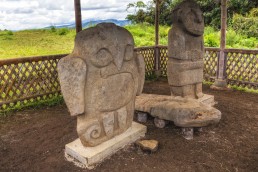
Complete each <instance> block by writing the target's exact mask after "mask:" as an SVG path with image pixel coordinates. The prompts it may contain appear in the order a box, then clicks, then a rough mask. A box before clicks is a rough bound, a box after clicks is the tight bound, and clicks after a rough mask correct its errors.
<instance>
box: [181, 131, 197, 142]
mask: <svg viewBox="0 0 258 172" xmlns="http://www.w3.org/2000/svg"><path fill="white" fill-rule="evenodd" d="M193 134H194V129H193V128H182V136H183V137H184V138H185V139H186V140H192V139H193Z"/></svg>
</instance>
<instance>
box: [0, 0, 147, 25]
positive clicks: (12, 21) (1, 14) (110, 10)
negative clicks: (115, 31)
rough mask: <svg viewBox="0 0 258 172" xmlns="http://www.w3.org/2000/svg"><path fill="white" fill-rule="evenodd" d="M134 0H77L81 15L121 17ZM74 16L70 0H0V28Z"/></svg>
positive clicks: (68, 19)
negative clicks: (79, 4) (79, 2)
mask: <svg viewBox="0 0 258 172" xmlns="http://www.w3.org/2000/svg"><path fill="white" fill-rule="evenodd" d="M136 1H137V0H105V1H103V0H94V1H93V0H81V8H82V19H83V20H85V19H111V18H112V19H124V18H125V17H126V16H127V14H128V13H127V12H126V6H127V4H128V3H130V2H136ZM144 1H145V2H147V1H148V0H144ZM74 20H75V19H74V0H54V1H53V0H0V29H10V30H20V29H31V28H42V27H46V26H50V25H53V24H57V25H58V24H62V23H70V22H74Z"/></svg>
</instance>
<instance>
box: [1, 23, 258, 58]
mask: <svg viewBox="0 0 258 172" xmlns="http://www.w3.org/2000/svg"><path fill="white" fill-rule="evenodd" d="M125 28H126V29H128V30H129V31H130V32H131V33H132V34H133V36H134V40H135V44H136V46H151V45H154V42H155V37H154V26H153V25H150V24H147V23H142V24H135V25H128V26H126V27H125ZM170 28H171V27H169V26H160V44H161V45H167V33H168V31H169V29H170ZM74 37H75V30H74V29H72V30H69V29H64V28H62V29H56V28H51V29H48V30H47V29H40V30H24V31H18V32H12V31H0V59H3V58H13V57H24V56H39V55H50V54H63V53H70V52H71V51H72V49H73V45H74ZM204 42H205V46H206V47H219V43H220V32H219V31H217V30H216V29H214V28H213V27H210V26H208V27H206V28H205V33H204ZM227 48H245V49H255V48H258V38H257V37H248V35H247V34H245V31H244V30H243V33H242V34H239V33H237V31H236V30H234V29H231V28H230V29H228V31H227Z"/></svg>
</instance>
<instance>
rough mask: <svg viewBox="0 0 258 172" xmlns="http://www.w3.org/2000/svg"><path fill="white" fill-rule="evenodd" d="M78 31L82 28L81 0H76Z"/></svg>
mask: <svg viewBox="0 0 258 172" xmlns="http://www.w3.org/2000/svg"><path fill="white" fill-rule="evenodd" d="M74 11H75V24H76V33H78V32H80V31H81V30H82V15H81V0H74Z"/></svg>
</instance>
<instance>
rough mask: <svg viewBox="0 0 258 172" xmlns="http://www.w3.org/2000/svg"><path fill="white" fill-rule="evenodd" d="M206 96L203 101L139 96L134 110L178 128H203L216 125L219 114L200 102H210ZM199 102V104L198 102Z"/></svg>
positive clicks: (151, 95) (210, 98)
mask: <svg viewBox="0 0 258 172" xmlns="http://www.w3.org/2000/svg"><path fill="white" fill-rule="evenodd" d="M212 99H213V100H214V98H213V97H210V96H206V98H205V97H204V98H203V100H196V99H187V98H182V97H172V96H166V95H155V94H141V95H140V96H137V97H136V101H135V110H137V111H141V112H146V113H149V114H150V115H151V116H153V117H156V118H159V119H162V120H168V121H173V122H174V124H175V125H176V126H179V127H186V128H188V127H205V126H207V125H210V124H214V123H218V122H219V121H220V119H221V112H220V111H219V110H217V109H215V108H214V107H212V106H211V105H210V103H208V104H205V103H202V101H207V102H209V101H212ZM200 101H201V102H200Z"/></svg>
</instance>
